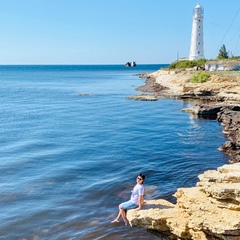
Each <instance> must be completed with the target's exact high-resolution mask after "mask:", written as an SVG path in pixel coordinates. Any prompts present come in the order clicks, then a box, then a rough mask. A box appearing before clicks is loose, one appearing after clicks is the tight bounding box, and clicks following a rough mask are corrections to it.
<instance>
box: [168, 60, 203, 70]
mask: <svg viewBox="0 0 240 240" xmlns="http://www.w3.org/2000/svg"><path fill="white" fill-rule="evenodd" d="M206 62H207V60H206V59H199V60H197V61H196V60H192V61H190V60H181V61H178V62H173V63H171V64H170V66H169V69H181V68H193V67H195V66H204V65H205V63H206Z"/></svg>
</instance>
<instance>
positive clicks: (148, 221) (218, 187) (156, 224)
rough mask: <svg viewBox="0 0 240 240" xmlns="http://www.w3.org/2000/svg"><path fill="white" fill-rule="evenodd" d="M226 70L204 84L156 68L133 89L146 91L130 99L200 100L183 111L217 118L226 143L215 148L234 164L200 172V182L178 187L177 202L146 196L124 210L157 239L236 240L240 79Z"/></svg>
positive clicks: (239, 223)
mask: <svg viewBox="0 0 240 240" xmlns="http://www.w3.org/2000/svg"><path fill="white" fill-rule="evenodd" d="M231 74H232V76H224V75H221V74H214V75H212V77H211V80H210V81H208V82H206V83H203V84H191V83H189V79H190V78H191V76H192V75H193V73H192V72H186V71H183V72H181V71H180V72H173V71H166V70H165V71H162V70H160V71H158V72H155V73H152V74H147V75H141V76H140V77H147V81H146V85H145V86H142V87H140V88H138V90H141V91H145V92H151V93H150V94H142V95H135V96H133V97H132V98H131V99H136V100H146V101H149V100H153V99H154V100H158V99H160V98H163V97H170V98H178V99H198V100H201V101H202V103H200V104H196V105H195V106H194V107H193V108H190V109H184V111H187V112H189V113H191V114H195V115H198V116H200V117H207V118H209V117H210V118H215V119H217V120H218V121H219V122H221V124H222V125H223V132H224V134H225V135H226V137H227V138H228V141H227V142H225V143H224V144H223V146H221V148H220V149H221V150H222V151H223V152H224V153H225V154H228V155H229V156H231V160H230V162H231V163H233V164H229V165H224V166H222V167H219V168H218V169H217V170H209V171H206V172H205V173H204V174H201V175H199V176H198V177H199V180H200V181H199V182H198V183H197V185H196V186H194V187H192V188H180V189H178V190H177V192H176V193H175V194H174V196H175V197H176V199H177V203H176V204H172V203H170V202H168V201H166V200H164V199H158V200H148V201H146V204H145V205H144V207H143V209H142V210H140V211H135V210H130V211H128V213H127V218H128V220H129V223H130V225H131V226H133V227H142V228H146V229H148V230H150V231H154V233H155V234H156V235H157V236H158V237H159V239H161V240H180V239H187V240H188V239H189V240H190V239H192V240H240V77H239V76H238V75H239V74H238V73H236V74H235V73H231ZM154 79H155V81H154ZM158 85H159V86H158ZM148 95H150V96H148ZM139 96H141V97H139ZM203 102H205V103H203Z"/></svg>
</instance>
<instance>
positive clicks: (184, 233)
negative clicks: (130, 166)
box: [127, 163, 240, 240]
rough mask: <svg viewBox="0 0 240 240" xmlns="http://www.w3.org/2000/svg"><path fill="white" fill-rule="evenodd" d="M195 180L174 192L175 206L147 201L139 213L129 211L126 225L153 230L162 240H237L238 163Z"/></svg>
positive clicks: (239, 230)
mask: <svg viewBox="0 0 240 240" xmlns="http://www.w3.org/2000/svg"><path fill="white" fill-rule="evenodd" d="M199 180H200V181H199V182H198V183H197V184H196V186H195V187H192V188H180V189H178V190H177V192H176V193H175V194H174V196H175V197H176V198H177V203H176V204H172V203H170V202H168V201H166V200H163V199H157V200H147V201H146V203H145V204H144V205H143V208H142V210H140V211H136V210H129V211H128V212H127V218H128V220H129V223H130V225H131V226H132V227H142V228H146V229H150V230H156V231H157V232H158V233H159V234H157V235H158V236H159V238H160V239H162V240H163V239H164V240H167V239H168V240H169V239H172V240H177V239H178V240H179V239H189V240H190V239H193V240H220V239H224V240H239V239H240V163H235V164H229V165H224V166H222V167H219V168H218V169H217V170H208V171H206V172H205V173H203V174H201V175H199ZM166 236H167V237H166Z"/></svg>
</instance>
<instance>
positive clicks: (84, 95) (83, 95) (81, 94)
mask: <svg viewBox="0 0 240 240" xmlns="http://www.w3.org/2000/svg"><path fill="white" fill-rule="evenodd" d="M89 95H90V94H87V93H79V94H78V96H79V97H86V96H89Z"/></svg>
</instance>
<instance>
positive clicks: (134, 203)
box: [112, 173, 145, 225]
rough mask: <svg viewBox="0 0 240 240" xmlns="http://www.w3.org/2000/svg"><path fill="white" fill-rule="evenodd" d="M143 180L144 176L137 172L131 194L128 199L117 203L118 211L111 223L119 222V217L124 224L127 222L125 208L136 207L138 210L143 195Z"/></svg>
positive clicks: (140, 206) (141, 203)
mask: <svg viewBox="0 0 240 240" xmlns="http://www.w3.org/2000/svg"><path fill="white" fill-rule="evenodd" d="M144 180H145V176H144V175H143V174H141V173H140V174H139V175H138V176H137V179H136V182H137V184H136V185H135V187H134V188H133V190H132V195H131V198H130V200H129V201H127V202H124V203H121V204H120V205H119V213H118V216H117V217H116V219H114V220H113V221H112V223H115V222H119V220H120V218H121V217H122V218H123V221H124V222H125V225H127V224H128V221H127V217H126V210H129V209H136V210H140V209H141V208H142V205H143V195H144V186H143V182H144Z"/></svg>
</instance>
